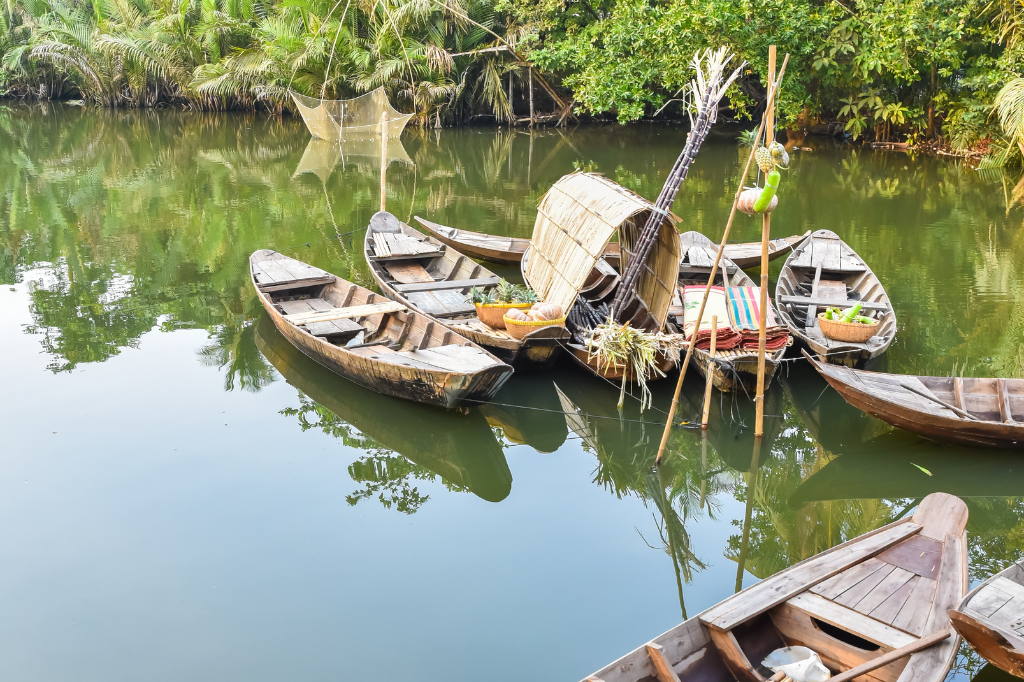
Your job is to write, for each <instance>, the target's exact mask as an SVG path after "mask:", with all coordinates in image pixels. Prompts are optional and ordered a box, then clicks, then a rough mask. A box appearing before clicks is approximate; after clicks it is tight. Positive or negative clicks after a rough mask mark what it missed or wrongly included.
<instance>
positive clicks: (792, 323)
mask: <svg viewBox="0 0 1024 682" xmlns="http://www.w3.org/2000/svg"><path fill="white" fill-rule="evenodd" d="M857 302H860V303H861V306H862V309H861V313H860V314H861V315H863V316H865V317H871V318H874V319H877V320H880V321H881V324H880V326H879V329H878V332H877V333H876V334H875V335H874V336H873V337H871V338H870V339H868V340H867V341H865V342H863V343H855V342H850V341H834V340H832V339H828V338H826V337H825V336H824V335H823V334H822V333H821V329H820V328H819V326H818V313H820V312H823V311H824V310H825V308H827V307H836V308H842V309H845V308H848V307H850V306H852V305H853V304H854V303H857ZM775 303H776V305H777V306H778V309H779V312H780V313H781V321H782V322H783V324H785V325H786V326H788V327H789V328H790V331H792V332H793V333H794V334H795V335H796V336H797V337H798V338H800V339H802V340H803V341H804V342H806V343H807V344H808V345H809V346H810V347H811V348H812V350H814V351H815V352H816V353H818V354H819V355H826V354H827V355H828V357H829V360H830V361H839V362H846V361H847V360H849V361H851V362H856V361H859V360H867V359H870V358H873V357H876V356H878V355H880V354H881V353H883V352H885V350H886V349H887V348H888V347H889V344H890V343H892V340H893V337H894V336H895V334H896V315H895V313H894V311H893V308H892V303H891V302H890V301H889V297H888V295H886V293H885V289H884V288H883V287H882V283H881V282H880V281H879V280H878V278H877V277H876V276H875V274H874V273H873V272H872V271H871V269H870V268H869V267H868V266H867V264H865V263H864V261H863V260H862V259H861V258H860V256H858V255H857V254H856V253H855V252H854V251H853V249H851V248H850V247H849V246H848V245H847V244H846V243H845V242H844V241H843V240H842V239H840V238H839V236H838V235H836V234H835V233H834V232H830V231H829V230H818V231H816V232H814V233H813V234H812V235H811V236H810V237H809V238H808V239H807V240H806V241H804V242H803V243H802V244H801V245H800V246H799V247H798V248H797V249H796V250H795V251H793V253H792V254H791V255H790V256H789V258H787V259H786V263H785V265H784V266H783V268H782V273H781V274H780V275H779V282H778V287H777V288H776V296H775ZM844 354H845V357H842V356H843V355H844Z"/></svg>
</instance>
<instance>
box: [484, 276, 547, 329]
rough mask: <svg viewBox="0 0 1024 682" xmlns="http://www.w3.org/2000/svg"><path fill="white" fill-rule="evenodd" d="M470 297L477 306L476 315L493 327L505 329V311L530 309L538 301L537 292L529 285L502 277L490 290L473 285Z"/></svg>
mask: <svg viewBox="0 0 1024 682" xmlns="http://www.w3.org/2000/svg"><path fill="white" fill-rule="evenodd" d="M468 299H469V302H470V303H472V304H473V306H474V307H475V308H476V316H477V317H478V318H479V319H480V321H481V322H483V323H484V324H486V325H487V326H488V327H491V328H492V329H504V328H505V320H504V318H505V313H507V312H508V311H509V310H517V309H518V310H527V309H529V308H530V306H532V305H533V304H534V303H536V302H537V294H535V293H534V292H533V290H532V289H530V288H529V287H524V286H522V285H520V284H510V283H509V282H506V281H505V280H504V279H500V280H498V285H497V286H495V287H494V288H492V289H491V290H490V291H486V292H485V291H484V290H483V289H478V288H476V287H473V288H472V289H470V290H469V296H468Z"/></svg>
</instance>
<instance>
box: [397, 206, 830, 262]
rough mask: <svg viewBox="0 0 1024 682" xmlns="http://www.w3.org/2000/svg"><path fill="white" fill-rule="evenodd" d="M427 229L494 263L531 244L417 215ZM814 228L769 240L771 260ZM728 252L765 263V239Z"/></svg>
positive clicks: (610, 252)
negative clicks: (450, 225) (763, 259)
mask: <svg viewBox="0 0 1024 682" xmlns="http://www.w3.org/2000/svg"><path fill="white" fill-rule="evenodd" d="M414 218H415V220H416V221H417V222H419V224H420V225H421V226H423V229H424V230H426V231H427V232H429V233H430V235H431V236H432V237H434V238H435V239H437V240H438V241H440V242H442V243H444V244H447V245H448V246H450V247H452V248H453V249H457V250H458V251H460V252H462V253H464V254H466V255H467V256H469V257H470V258H476V259H478V260H485V261H489V262H491V263H501V264H503V265H518V264H519V263H520V262H522V260H523V254H524V253H526V249H527V248H529V246H530V240H529V239H524V238H521V237H500V236H497V235H490V234H484V233H482V232H473V231H471V230H457V229H455V228H454V227H448V226H447V225H441V224H440V223H434V222H431V221H429V220H426V219H425V218H421V217H419V216H414ZM810 234H811V233H810V231H807V232H805V233H804V234H797V235H793V236H792V237H783V238H780V239H773V240H771V241H770V242H768V260H769V261H773V260H775V259H776V258H779V257H781V256H785V255H787V254H788V253H789V252H790V251H792V250H793V249H795V248H796V247H797V246H799V245H800V243H801V242H803V241H804V240H805V239H807V237H808V236H809V235H810ZM725 255H726V256H728V257H729V259H730V260H731V261H732V262H734V263H736V265H738V266H740V267H741V268H744V269H746V268H757V267H760V266H761V242H759V241H758V242H743V243H739V244H727V245H726V247H725ZM604 257H605V259H606V260H607V261H608V262H609V263H610V264H611V265H612V267H616V268H617V267H618V264H619V243H618V242H611V243H610V244H608V246H607V247H606V248H605V251H604Z"/></svg>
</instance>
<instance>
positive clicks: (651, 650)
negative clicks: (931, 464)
mask: <svg viewBox="0 0 1024 682" xmlns="http://www.w3.org/2000/svg"><path fill="white" fill-rule="evenodd" d="M966 524H967V505H965V504H964V503H963V502H962V501H961V500H960V499H959V498H956V497H953V496H952V495H947V494H945V493H934V494H932V495H929V496H928V497H926V498H925V499H924V500H922V502H921V504H920V505H919V506H918V508H917V511H916V512H915V513H914V516H913V517H912V518H904V519H900V520H899V521H896V522H894V523H891V524H889V525H887V526H883V527H882V528H879V529H878V530H875V531H873V532H870V533H867V534H865V535H862V536H860V537H858V538H855V539H853V540H850V541H849V542H845V543H843V544H841V545H837V546H836V547H833V548H832V549H830V550H827V551H825V552H822V553H821V554H818V555H817V556H814V557H811V558H810V559H806V560H804V561H801V562H800V563H798V564H795V565H793V566H790V567H789V568H787V569H785V570H784V571H781V572H779V573H776V574H775V575H773V576H771V577H769V578H766V579H764V580H762V581H761V582H759V583H756V584H754V585H752V586H750V587H748V588H747V589H745V590H743V591H742V592H739V593H737V594H735V595H733V596H731V597H728V598H727V599H725V600H723V601H721V602H719V603H718V604H716V605H715V606H712V607H711V608H709V609H708V610H706V611H704V612H703V613H700V614H698V615H697V616H694V617H693V618H690V619H689V620H687V621H685V622H683V623H682V624H680V625H678V626H676V627H675V628H673V629H671V630H669V631H668V632H666V633H665V634H663V635H661V636H659V637H655V638H654V639H653V640H651V641H649V642H647V643H646V644H644V645H643V646H641V647H639V648H637V649H635V650H634V651H632V652H630V653H628V654H626V655H625V656H623V657H622V658H620V659H619V660H617V661H615V662H613V663H611V664H610V665H607V666H605V667H604V668H602V669H600V670H598V671H597V672H595V673H594V674H593V675H591V676H589V677H587V678H586V681H587V682H597V681H599V680H600V681H603V682H640V681H641V680H645V681H646V680H655V679H656V680H661V681H662V682H670V681H674V680H679V681H680V682H698V681H699V682H765V680H766V679H767V677H768V676H769V675H770V674H771V673H770V671H768V670H766V669H765V668H764V667H762V666H761V665H760V663H761V661H762V660H763V659H764V658H765V657H766V656H767V655H768V654H769V653H770V652H772V651H773V650H775V649H779V648H782V647H785V646H792V645H800V646H806V647H809V648H810V649H812V650H813V651H815V652H816V653H817V654H818V655H819V656H820V657H821V660H822V662H823V663H824V664H825V666H826V667H828V668H829V669H830V670H831V671H832V672H833V673H837V672H841V671H842V674H840V675H838V676H836V677H833V678H832V679H833V680H835V682H848V680H849V679H850V676H856V678H857V679H858V680H869V681H870V682H942V680H943V679H944V678H945V676H946V673H947V672H948V671H949V669H950V667H951V666H952V663H953V660H954V658H955V657H956V653H957V648H958V645H959V640H960V638H959V636H957V635H956V634H955V633H953V634H951V633H950V624H949V616H948V615H947V611H948V610H949V609H950V608H952V607H953V606H954V605H956V604H958V603H959V602H960V600H961V599H962V598H963V595H964V594H965V593H966V592H967V533H966V531H965V530H964V529H965V527H966ZM919 647H924V648H919ZM908 652H913V653H910V654H909V655H906V654H907V653H908ZM873 666H878V667H874V668H873V669H870V670H868V669H869V668H872V667H873ZM865 671H866V672H865ZM773 679H776V678H773Z"/></svg>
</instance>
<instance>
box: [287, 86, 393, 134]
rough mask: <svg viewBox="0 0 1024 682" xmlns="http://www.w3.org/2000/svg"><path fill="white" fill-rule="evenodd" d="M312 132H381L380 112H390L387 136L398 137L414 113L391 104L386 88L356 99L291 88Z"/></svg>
mask: <svg viewBox="0 0 1024 682" xmlns="http://www.w3.org/2000/svg"><path fill="white" fill-rule="evenodd" d="M290 94H291V96H292V100H294V101H295V106H296V107H297V108H298V110H299V113H300V114H301V115H302V120H303V121H305V122H306V127H307V128H309V132H310V134H312V135H313V137H317V138H320V139H321V140H332V141H334V140H340V139H342V138H348V139H351V138H353V137H359V136H366V137H369V136H372V135H377V136H378V137H379V136H380V127H381V126H380V120H381V116H382V115H383V114H384V113H385V112H387V115H388V123H387V129H388V137H398V136H399V135H401V134H402V130H404V129H405V124H406V123H408V121H409V119H410V118H412V114H403V113H401V112H400V111H398V110H397V109H395V108H394V107H392V106H391V102H389V101H388V96H387V93H385V92H384V88H377V89H376V90H374V91H373V92H368V93H366V94H365V95H360V96H359V97H355V98H353V99H315V98H313V97H306V96H305V95H300V94H299V93H297V92H290Z"/></svg>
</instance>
